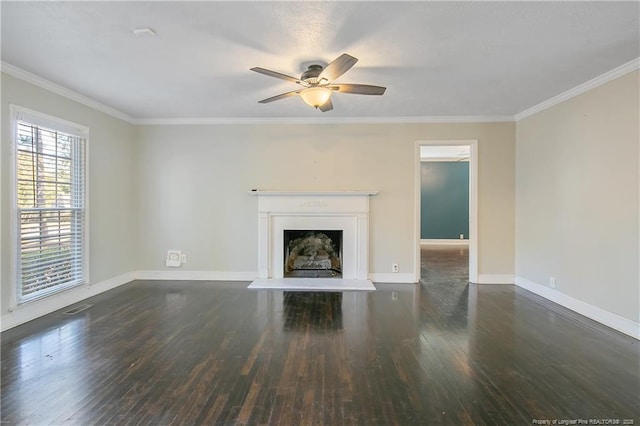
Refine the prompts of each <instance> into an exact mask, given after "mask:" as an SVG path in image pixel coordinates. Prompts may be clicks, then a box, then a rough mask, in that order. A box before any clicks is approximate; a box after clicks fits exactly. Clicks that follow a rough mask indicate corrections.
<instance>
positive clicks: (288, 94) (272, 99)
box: [258, 90, 300, 104]
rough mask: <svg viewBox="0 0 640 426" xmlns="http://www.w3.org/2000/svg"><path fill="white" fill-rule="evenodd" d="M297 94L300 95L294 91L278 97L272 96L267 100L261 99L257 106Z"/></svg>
mask: <svg viewBox="0 0 640 426" xmlns="http://www.w3.org/2000/svg"><path fill="white" fill-rule="evenodd" d="M298 93H300V90H294V91H292V92H287V93H282V94H280V95H276V96H272V97H270V98H267V99H263V100H261V101H258V103H259V104H268V103H269V102H273V101H279V100H280V99H284V98H289V97H291V96H295V95H297V94H298Z"/></svg>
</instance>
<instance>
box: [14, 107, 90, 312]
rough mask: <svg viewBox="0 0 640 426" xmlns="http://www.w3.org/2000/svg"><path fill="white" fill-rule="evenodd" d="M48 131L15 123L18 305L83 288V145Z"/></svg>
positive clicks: (73, 136) (75, 138)
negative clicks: (66, 290) (80, 285)
mask: <svg viewBox="0 0 640 426" xmlns="http://www.w3.org/2000/svg"><path fill="white" fill-rule="evenodd" d="M34 121H35V120H34ZM51 127H52V128H49V127H44V126H41V125H38V124H34V122H33V121H30V120H28V119H24V120H23V119H17V120H16V121H15V131H16V135H15V140H16V143H15V147H16V152H15V155H16V168H15V170H16V176H15V177H16V181H15V183H16V185H15V187H16V197H15V200H16V204H17V205H16V211H17V216H18V217H17V221H16V222H17V226H18V229H17V235H18V238H17V245H18V250H17V282H18V285H17V287H18V288H17V296H18V298H17V299H18V303H23V302H27V301H30V300H34V299H37V298H40V297H44V296H47V295H50V294H52V293H55V292H58V291H60V290H63V289H66V288H69V287H73V286H76V285H79V284H83V283H84V282H86V276H85V271H86V268H85V262H86V253H85V149H86V147H85V145H86V139H85V138H84V137H83V136H79V135H76V134H73V133H68V132H65V131H59V130H57V129H56V128H55V127H54V126H51ZM60 128H64V126H63V125H61V126H60Z"/></svg>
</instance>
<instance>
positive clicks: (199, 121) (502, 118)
mask: <svg viewBox="0 0 640 426" xmlns="http://www.w3.org/2000/svg"><path fill="white" fill-rule="evenodd" d="M513 121H514V117H513V116H512V115H486V116H485V115H473V116H471V115H460V116H432V117H228V118H207V117H204V118H139V119H135V120H134V123H135V124H139V125H144V126H165V125H166V126H176V125H183V126H192V125H212V124H421V123H502V122H513Z"/></svg>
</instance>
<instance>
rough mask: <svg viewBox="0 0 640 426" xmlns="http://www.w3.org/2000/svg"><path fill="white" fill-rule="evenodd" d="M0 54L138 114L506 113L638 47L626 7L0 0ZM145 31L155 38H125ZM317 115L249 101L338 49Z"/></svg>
mask: <svg viewBox="0 0 640 426" xmlns="http://www.w3.org/2000/svg"><path fill="white" fill-rule="evenodd" d="M1 7H2V10H1V13H2V61H3V62H5V63H6V64H9V65H12V66H15V67H18V68H19V69H22V70H25V71H28V72H31V73H34V74H36V75H38V76H40V77H43V78H45V79H47V80H49V81H51V82H53V83H56V84H58V85H61V86H64V87H66V88H68V89H71V90H73V91H75V92H77V93H79V94H81V95H84V96H86V97H89V98H91V99H94V100H96V101H98V102H100V103H103V104H105V105H107V106H110V107H112V108H115V109H117V110H119V111H121V112H123V113H125V114H128V115H129V116H131V117H134V118H136V119H166V118H214V119H226V118H257V119H262V118H265V119H268V118H298V117H300V118H307V117H318V118H322V117H339V118H351V117H383V118H396V117H398V118H407V117H438V116H513V115H514V114H516V113H519V112H522V111H524V110H526V109H528V108H530V107H532V106H534V105H537V104H539V103H540V102H542V101H545V100H546V99H549V98H551V97H553V96H555V95H558V94H559V93H562V92H564V91H566V90H569V89H571V88H573V87H575V86H577V85H579V84H581V83H583V82H585V81H588V80H590V79H593V78H595V77H597V76H599V75H601V74H603V73H605V72H607V71H609V70H611V69H613V68H616V67H618V66H620V65H622V64H625V63H627V62H629V61H631V60H633V59H635V58H637V57H638V56H640V53H639V52H640V42H639V39H640V30H639V28H640V24H639V19H640V18H639V16H640V13H639V7H640V3H638V2H636V1H631V2H608V1H605V2H552V1H547V2H515V1H514V2H203V1H200V2H186V1H181V2H137V1H131V2H107V1H105V2H85V1H81V2H57V1H45V2H30V1H26V2H24V1H20V2H11V1H2V2H1ZM144 27H149V28H151V29H153V30H154V31H155V32H156V34H157V35H156V36H155V37H152V36H135V35H134V34H133V29H135V28H144ZM345 52H346V53H349V54H350V55H352V56H355V57H357V58H359V62H358V63H357V64H356V65H355V66H354V67H353V68H352V69H351V70H350V71H348V72H347V73H346V74H344V75H343V76H342V77H340V78H339V79H338V80H337V82H341V83H364V84H374V85H380V86H386V87H387V92H386V93H385V94H384V96H381V97H380V96H359V95H348V94H336V95H334V98H333V103H334V107H335V109H334V110H333V111H331V112H327V113H324V114H323V113H321V112H319V111H316V110H314V109H312V108H311V107H308V106H306V105H305V104H303V103H302V101H301V100H300V99H297V98H295V97H293V98H287V99H284V100H280V101H277V102H274V103H270V104H258V103H257V101H258V100H260V99H263V98H266V97H269V96H273V95H277V94H279V93H282V92H287V91H290V90H294V89H295V88H296V87H298V86H296V85H295V84H293V83H289V82H287V81H283V80H278V79H275V78H271V77H267V76H264V75H261V74H257V73H254V72H252V71H249V68H251V67H256V66H259V67H263V68H268V69H272V70H275V71H278V72H282V73H285V74H290V75H294V76H299V74H300V73H301V72H302V71H304V70H305V69H306V66H307V65H309V64H311V63H314V62H321V63H327V62H330V61H331V60H333V59H334V58H335V57H337V56H338V55H340V54H341V53H345Z"/></svg>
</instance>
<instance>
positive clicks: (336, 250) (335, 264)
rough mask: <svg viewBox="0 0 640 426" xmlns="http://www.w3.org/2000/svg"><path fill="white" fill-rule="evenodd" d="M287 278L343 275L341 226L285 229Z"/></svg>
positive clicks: (285, 271) (338, 276)
mask: <svg viewBox="0 0 640 426" xmlns="http://www.w3.org/2000/svg"><path fill="white" fill-rule="evenodd" d="M284 277H285V278H341V277H342V231H341V230H322V231H312V230H289V229H285V230H284Z"/></svg>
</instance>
